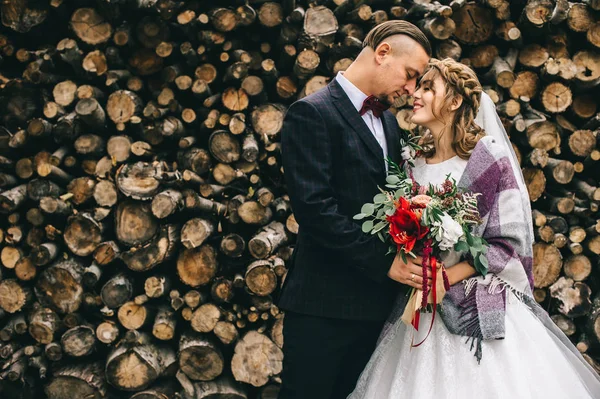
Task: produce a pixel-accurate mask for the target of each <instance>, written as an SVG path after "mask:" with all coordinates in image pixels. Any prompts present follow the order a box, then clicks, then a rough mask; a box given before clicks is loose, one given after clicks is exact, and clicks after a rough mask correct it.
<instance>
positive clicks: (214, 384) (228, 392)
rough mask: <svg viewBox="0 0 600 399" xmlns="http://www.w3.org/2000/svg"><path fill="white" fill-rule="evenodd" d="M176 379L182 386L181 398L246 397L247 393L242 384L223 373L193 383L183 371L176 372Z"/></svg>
mask: <svg viewBox="0 0 600 399" xmlns="http://www.w3.org/2000/svg"><path fill="white" fill-rule="evenodd" d="M177 380H178V381H179V383H180V384H181V386H182V387H183V399H209V398H215V397H217V398H218V397H224V398H230V399H247V398H248V394H247V392H246V389H245V387H244V386H243V384H240V383H238V382H237V381H235V380H234V379H233V378H231V376H229V375H226V374H223V375H221V376H220V377H218V378H217V379H215V380H213V381H203V382H195V383H193V382H192V381H190V379H189V378H188V377H187V376H186V375H185V374H184V373H183V372H178V373H177Z"/></svg>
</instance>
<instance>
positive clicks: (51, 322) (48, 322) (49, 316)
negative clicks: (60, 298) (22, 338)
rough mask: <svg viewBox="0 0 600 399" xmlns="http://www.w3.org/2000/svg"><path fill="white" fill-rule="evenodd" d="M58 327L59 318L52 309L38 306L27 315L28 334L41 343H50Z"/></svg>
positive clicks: (59, 325) (59, 324)
mask: <svg viewBox="0 0 600 399" xmlns="http://www.w3.org/2000/svg"><path fill="white" fill-rule="evenodd" d="M60 328H61V323H60V318H59V317H58V315H57V314H56V313H55V312H54V311H53V310H52V309H49V308H44V307H41V306H40V307H38V308H37V309H35V310H34V311H33V312H32V313H31V314H30V315H29V335H31V337H32V338H33V339H35V340H36V341H37V342H39V343H41V344H49V343H51V342H52V341H53V340H54V338H55V337H56V335H57V334H58V332H59V329H60Z"/></svg>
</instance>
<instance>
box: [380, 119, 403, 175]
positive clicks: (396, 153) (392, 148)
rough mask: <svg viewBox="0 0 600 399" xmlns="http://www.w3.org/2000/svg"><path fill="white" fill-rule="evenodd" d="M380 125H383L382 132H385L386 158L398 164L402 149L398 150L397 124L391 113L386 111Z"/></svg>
mask: <svg viewBox="0 0 600 399" xmlns="http://www.w3.org/2000/svg"><path fill="white" fill-rule="evenodd" d="M381 124H382V125H383V131H384V132H385V141H386V143H387V147H388V156H389V157H390V158H391V159H392V161H394V162H395V163H399V161H400V151H402V149H401V148H400V135H399V130H400V129H399V128H398V122H397V121H396V118H395V117H394V115H393V114H392V113H391V112H389V111H386V112H384V113H383V116H382V118H381Z"/></svg>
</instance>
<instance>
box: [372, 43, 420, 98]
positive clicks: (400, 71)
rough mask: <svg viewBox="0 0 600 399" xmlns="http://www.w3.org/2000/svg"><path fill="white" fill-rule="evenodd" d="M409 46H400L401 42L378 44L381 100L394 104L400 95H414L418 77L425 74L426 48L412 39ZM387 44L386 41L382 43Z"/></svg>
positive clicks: (379, 96) (378, 84)
mask: <svg viewBox="0 0 600 399" xmlns="http://www.w3.org/2000/svg"><path fill="white" fill-rule="evenodd" d="M411 42H412V44H413V45H412V46H409V48H398V46H399V44H395V46H394V47H392V45H388V46H387V47H386V46H378V48H377V50H376V57H377V58H378V61H379V65H378V67H377V69H378V70H377V71H376V72H377V74H376V78H375V81H376V91H375V92H376V93H378V94H377V95H376V96H377V98H379V100H380V101H382V102H384V103H386V104H389V105H392V104H393V103H394V101H396V99H397V98H398V97H401V96H403V95H405V94H407V95H412V94H413V93H414V91H415V88H416V86H417V79H418V78H419V76H421V75H422V74H423V72H424V71H425V68H426V67H427V63H428V62H429V56H428V55H427V53H426V52H425V50H424V49H423V48H422V47H421V46H420V45H419V44H418V43H417V42H414V41H412V40H411ZM382 44H386V43H382Z"/></svg>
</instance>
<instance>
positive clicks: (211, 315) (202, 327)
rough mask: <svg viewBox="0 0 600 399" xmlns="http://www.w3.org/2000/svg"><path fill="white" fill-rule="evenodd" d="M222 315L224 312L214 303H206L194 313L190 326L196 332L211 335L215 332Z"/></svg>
mask: <svg viewBox="0 0 600 399" xmlns="http://www.w3.org/2000/svg"><path fill="white" fill-rule="evenodd" d="M222 315H223V312H222V311H221V309H219V307H217V306H216V305H214V304H212V303H205V304H203V305H201V306H200V307H199V308H198V309H196V310H195V311H194V313H193V314H192V319H191V320H190V325H191V326H192V329H193V330H194V331H197V332H200V333H209V332H211V331H213V330H214V328H215V327H216V325H217V322H218V321H219V320H220V319H221V317H222Z"/></svg>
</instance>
